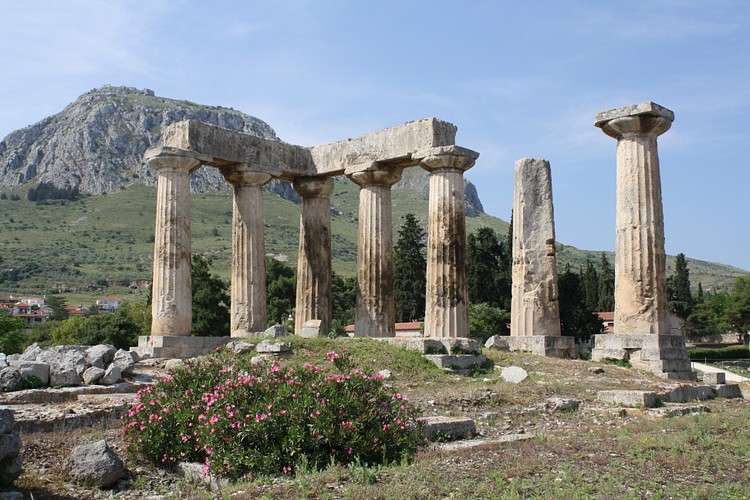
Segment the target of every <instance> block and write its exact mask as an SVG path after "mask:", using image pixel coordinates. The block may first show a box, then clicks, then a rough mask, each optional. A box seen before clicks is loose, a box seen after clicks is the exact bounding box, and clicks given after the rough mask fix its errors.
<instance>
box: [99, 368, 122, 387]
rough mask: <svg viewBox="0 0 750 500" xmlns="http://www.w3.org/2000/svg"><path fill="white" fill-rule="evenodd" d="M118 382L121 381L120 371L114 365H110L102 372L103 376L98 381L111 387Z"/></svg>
mask: <svg viewBox="0 0 750 500" xmlns="http://www.w3.org/2000/svg"><path fill="white" fill-rule="evenodd" d="M120 380H122V371H121V370H120V367H119V366H117V365H115V364H111V365H109V366H108V367H107V369H106V370H105V371H104V376H103V377H102V378H101V380H99V382H100V383H102V384H103V385H112V384H116V383H117V382H119V381H120Z"/></svg>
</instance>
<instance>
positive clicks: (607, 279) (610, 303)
mask: <svg viewBox="0 0 750 500" xmlns="http://www.w3.org/2000/svg"><path fill="white" fill-rule="evenodd" d="M599 267H600V268H599V302H598V304H597V305H596V309H597V311H598V312H608V311H614V310H615V270H614V269H613V268H612V266H611V265H610V264H609V260H608V259H607V255H606V254H605V253H603V252H602V259H601V263H600V266H599Z"/></svg>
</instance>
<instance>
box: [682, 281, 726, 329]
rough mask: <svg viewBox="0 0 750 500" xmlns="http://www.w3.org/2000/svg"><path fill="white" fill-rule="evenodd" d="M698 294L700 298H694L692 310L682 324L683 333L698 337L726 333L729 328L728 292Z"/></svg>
mask: <svg viewBox="0 0 750 500" xmlns="http://www.w3.org/2000/svg"><path fill="white" fill-rule="evenodd" d="M700 296H701V299H700V300H696V302H695V305H694V306H693V311H692V312H691V313H690V316H688V317H687V319H686V320H685V322H684V323H683V325H682V333H683V335H685V336H686V337H699V336H702V335H720V334H723V333H727V332H728V331H729V329H730V327H729V322H728V321H727V314H726V310H727V304H728V303H729V294H727V293H723V292H720V293H708V294H701V295H700Z"/></svg>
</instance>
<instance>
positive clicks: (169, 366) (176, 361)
mask: <svg viewBox="0 0 750 500" xmlns="http://www.w3.org/2000/svg"><path fill="white" fill-rule="evenodd" d="M184 364H185V363H184V362H183V360H182V359H180V358H173V359H168V360H167V361H166V362H165V363H164V369H165V370H167V371H169V372H171V371H172V370H174V369H176V368H179V367H180V366H182V365H184Z"/></svg>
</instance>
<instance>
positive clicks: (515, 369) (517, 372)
mask: <svg viewBox="0 0 750 500" xmlns="http://www.w3.org/2000/svg"><path fill="white" fill-rule="evenodd" d="M500 377H501V378H502V379H503V380H504V381H506V382H508V383H510V384H518V383H521V382H523V381H524V380H526V379H527V378H529V373H528V372H527V371H526V370H524V369H523V368H521V367H520V366H505V367H503V368H502V369H501V370H500Z"/></svg>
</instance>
